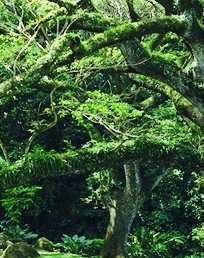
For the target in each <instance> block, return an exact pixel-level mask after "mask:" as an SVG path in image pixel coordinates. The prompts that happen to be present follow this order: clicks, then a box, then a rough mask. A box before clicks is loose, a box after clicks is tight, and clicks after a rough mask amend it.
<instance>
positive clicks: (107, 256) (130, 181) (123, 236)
mask: <svg viewBox="0 0 204 258" xmlns="http://www.w3.org/2000/svg"><path fill="white" fill-rule="evenodd" d="M124 171H125V177H126V186H125V189H124V190H123V191H119V190H118V191H114V193H113V194H112V197H111V202H110V203H109V212H110V221H109V225H108V228H107V232H106V237H105V243H104V246H103V249H102V251H101V257H102V258H126V257H127V254H126V244H127V238H128V234H129V232H130V228H131V226H132V223H133V220H134V218H135V215H136V214H137V212H138V210H139V209H140V207H141V205H142V203H143V201H144V196H143V193H142V184H141V179H140V174H139V166H138V163H137V162H130V163H126V164H125V165H124Z"/></svg>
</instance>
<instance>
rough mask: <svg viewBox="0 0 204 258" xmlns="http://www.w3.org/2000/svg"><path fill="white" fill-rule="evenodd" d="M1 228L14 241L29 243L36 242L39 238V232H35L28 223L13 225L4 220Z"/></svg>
mask: <svg viewBox="0 0 204 258" xmlns="http://www.w3.org/2000/svg"><path fill="white" fill-rule="evenodd" d="M0 230H1V231H2V232H3V233H5V235H6V236H8V238H9V239H10V240H11V241H13V242H18V241H26V242H28V243H34V242H35V241H36V239H37V238H38V234H36V233H33V232H32V231H31V230H30V229H29V227H28V226H27V225H25V226H24V227H21V226H19V225H15V226H12V225H9V224H7V223H6V221H2V222H1V224H0Z"/></svg>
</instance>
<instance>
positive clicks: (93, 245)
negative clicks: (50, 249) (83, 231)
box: [55, 234, 103, 256]
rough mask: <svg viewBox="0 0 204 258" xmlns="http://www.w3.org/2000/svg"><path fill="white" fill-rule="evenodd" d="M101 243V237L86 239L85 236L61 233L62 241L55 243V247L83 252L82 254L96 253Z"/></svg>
mask: <svg viewBox="0 0 204 258" xmlns="http://www.w3.org/2000/svg"><path fill="white" fill-rule="evenodd" d="M102 245H103V240H102V239H86V237H85V236H78V235H74V236H68V235H65V234H63V236H62V242H61V243H57V244H56V245H55V247H57V248H59V249H60V250H61V251H63V252H69V253H75V254H84V255H89V256H90V255H98V254H99V252H100V249H101V247H102Z"/></svg>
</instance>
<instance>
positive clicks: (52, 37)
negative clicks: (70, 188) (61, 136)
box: [0, 0, 204, 258]
mask: <svg viewBox="0 0 204 258" xmlns="http://www.w3.org/2000/svg"><path fill="white" fill-rule="evenodd" d="M48 2H50V5H48V6H49V7H48V11H47V10H46V8H45V6H44V12H43V15H42V17H41V16H40V17H39V16H38V15H37V11H36V10H37V9H38V8H39V6H38V5H37V4H36V6H35V1H34V7H33V6H32V4H31V5H30V3H29V1H21V6H23V7H19V5H17V3H18V1H16V2H15V3H16V4H15V5H14V6H13V5H11V4H9V3H8V2H7V1H3V3H2V9H3V10H4V13H5V17H8V16H9V15H10V16H11V15H14V18H13V20H12V21H11V22H10V23H9V22H8V19H7V20H6V19H4V18H2V20H3V22H2V24H3V25H2V26H1V27H2V28H1V33H2V35H3V36H2V37H3V39H5V38H6V37H8V38H10V39H11V36H12V33H13V34H15V37H18V39H19V40H23V41H24V42H27V43H26V45H25V47H23V48H21V50H20V51H19V52H18V54H17V57H16V58H15V60H14V64H13V67H12V69H11V74H9V73H8V69H7V70H6V71H7V72H6V71H5V74H3V75H2V79H1V81H2V82H1V84H0V96H1V98H2V101H4V102H5V103H8V102H9V101H11V99H12V98H18V97H19V96H21V95H22V94H25V92H26V91H29V90H30V91H32V90H34V89H38V90H39V91H43V90H44V89H45V88H46V90H47V91H48V92H49V99H50V101H49V104H50V108H48V106H49V104H48V103H46V105H45V106H46V107H45V109H44V113H43V115H44V117H45V119H41V120H38V121H37V122H34V123H33V127H32V129H31V134H30V137H29V139H28V141H27V144H26V147H25V151H24V154H25V157H24V158H23V159H21V162H18V163H17V164H15V165H13V166H10V165H9V166H8V167H4V169H2V171H4V172H5V171H6V173H1V177H2V185H3V183H4V182H5V185H9V181H10V182H11V183H10V184H17V183H19V181H21V180H22V178H23V177H24V175H25V173H26V172H27V171H29V177H28V176H26V177H25V178H24V179H25V180H31V178H32V179H33V178H35V177H36V176H37V172H39V171H38V169H37V167H39V166H45V164H46V172H44V174H41V177H47V176H51V175H53V174H56V170H58V171H60V172H61V173H68V172H70V173H73V172H74V173H77V172H78V171H79V169H80V168H81V164H83V163H84V162H86V163H87V167H88V168H93V166H95V167H96V168H97V169H98V170H100V169H101V168H106V169H107V168H108V169H110V170H111V171H112V175H113V177H114V180H115V184H116V186H118V185H120V182H121V178H123V179H124V178H125V183H124V185H123V189H122V190H121V189H117V187H116V189H114V191H112V196H111V201H110V202H109V210H110V225H109V227H108V230H107V235H106V241H105V245H104V248H103V251H102V256H103V257H104V258H106V257H109V258H111V257H113V258H116V257H118V258H119V257H124V256H125V254H124V245H125V243H126V240H127V236H128V233H129V230H130V227H131V224H132V221H133V219H134V216H135V214H136V211H138V209H139V208H140V207H141V205H142V204H143V202H144V200H145V199H146V198H148V196H149V194H150V193H151V191H152V190H153V189H154V188H155V187H156V186H157V184H158V183H159V182H160V180H161V179H162V176H163V175H165V173H162V174H159V173H156V176H153V177H152V178H151V180H150V181H151V182H150V183H149V185H148V187H147V185H146V184H147V183H146V181H145V188H147V189H148V191H146V190H145V189H144V182H142V176H141V160H142V158H141V157H142V155H144V149H142V147H141V146H144V145H145V144H146V148H145V152H146V151H147V146H148V148H149V150H150V151H149V152H148V153H147V154H146V158H147V159H151V158H152V156H151V152H152V150H154V152H155V156H154V157H157V159H158V158H161V157H162V156H161V155H160V154H159V153H160V152H161V149H162V148H164V146H165V147H166V149H168V148H170V150H171V151H172V152H175V150H176V147H177V146H176V144H172V142H171V141H170V142H168V144H167V146H166V145H165V143H164V141H163V140H161V139H160V140H158V141H156V139H155V137H152V138H151V137H150V139H148V140H147V137H149V136H150V135H148V134H145V133H144V131H145V130H144V131H142V133H143V136H144V137H139V139H138V138H137V137H135V135H136V133H138V132H139V131H138V130H137V129H135V128H136V127H137V124H136V122H135V121H138V120H139V118H141V117H142V116H143V114H144V113H145V112H147V111H146V110H148V108H150V107H154V106H155V105H156V106H157V105H158V104H160V103H163V102H164V100H166V98H168V99H170V100H171V101H172V102H173V103H174V105H175V106H176V108H177V110H178V111H179V112H180V113H181V114H182V116H184V117H186V118H188V119H190V120H191V121H193V122H194V123H196V124H197V125H198V126H200V127H201V128H203V121H204V120H203V114H204V107H203V80H204V77H203V61H202V59H203V44H204V43H203V4H202V2H200V1H199V0H196V1H190V0H189V1H185V0H180V1H178V3H177V2H174V1H163V0H162V1H159V0H158V1H154V5H153V6H152V5H151V3H145V2H144V1H130V0H126V1H125V0H120V1H117V2H115V1H112V0H106V1H105V0H104V1H102V0H101V1H100V0H97V1H76V2H75V3H73V2H72V1H67V0H60V1H48ZM22 3H23V5H22ZM55 8H56V10H55ZM150 8H151V10H152V12H151V14H150V15H149V14H148V11H149V10H150ZM49 11H50V12H49ZM56 25H57V29H55V28H56ZM10 30H11V31H10ZM172 42H173V43H172ZM21 44H22V43H21ZM30 45H31V46H32V47H33V48H35V51H36V56H37V57H38V58H37V61H36V62H33V61H34V60H33V61H32V62H31V63H29V62H28V65H22V63H21V58H22V59H23V57H22V56H23V54H25V52H26V51H27V50H28V47H30ZM31 52H32V53H34V51H33V50H32V51H31ZM28 59H29V58H28ZM33 59H34V58H33ZM184 59H185V60H184ZM17 64H18V65H17ZM87 66H89V68H88V69H87ZM17 68H18V69H17ZM81 73H82V74H83V75H84V77H80V76H81ZM98 73H99V74H101V75H102V76H108V78H109V80H110V81H111V83H110V84H111V87H112V88H111V91H112V93H110V91H109V92H108V93H107V92H106V95H105V93H101V92H94V93H93V87H91V86H90V85H89V84H90V78H91V76H95V78H97V74H98ZM85 76H87V78H88V79H86V78H85ZM121 84H122V86H121ZM78 85H80V86H81V85H88V86H87V87H89V88H90V89H89V91H85V92H83V89H81V88H80V90H81V91H82V93H81V92H80V94H79V93H76V92H75V90H76V89H77V90H78V88H77V87H78ZM113 85H114V87H113ZM127 85H128V87H127ZM67 91H69V92H67ZM105 91H107V89H106V90H105ZM77 94H78V95H80V97H78V96H77ZM122 94H123V95H128V94H129V95H134V97H131V100H128V101H126V100H125V98H123V99H122V103H120V102H121V98H118V96H117V95H122ZM139 95H143V96H147V98H145V97H142V99H140V98H137V96H139ZM54 96H55V98H56V100H55V101H54V99H53V98H54ZM134 98H136V100H137V103H136V105H137V108H135V106H134V104H135V103H134V100H135V99H134ZM107 100H108V101H107ZM4 102H3V103H4ZM55 102H56V103H55ZM109 103H111V105H110V104H109ZM100 109H102V112H101V110H100ZM107 110H108V111H110V110H111V112H107ZM119 111H121V112H122V111H123V112H122V113H121V115H118V117H119V119H117V112H118V113H119ZM67 116H71V118H70V120H72V119H73V118H74V119H75V121H77V122H78V124H80V126H82V127H83V128H86V130H87V132H88V135H89V140H90V143H91V144H93V142H94V141H96V142H97V144H95V145H94V144H93V146H88V147H87V146H86V148H81V149H79V148H78V149H74V148H71V150H69V151H67V152H66V153H47V152H45V153H44V152H38V151H37V152H35V151H34V152H33V153H29V152H30V151H31V149H32V147H33V145H34V143H35V142H36V141H37V138H38V137H39V136H40V135H42V134H43V133H45V132H47V131H49V130H51V129H52V128H54V127H55V126H56V125H57V124H58V122H59V119H64V118H65V117H67ZM35 118H36V117H34V118H33V120H36V119H35ZM111 120H112V121H113V122H112V121H111ZM132 120H133V121H134V122H133V123H132V122H131V121H132ZM124 121H125V122H124ZM97 126H98V127H99V128H97ZM101 127H102V128H103V130H101ZM104 130H105V131H106V133H104ZM101 131H102V133H101ZM107 132H109V134H110V135H111V136H109V135H108V136H107ZM104 135H105V139H106V140H105V142H104V141H102V140H103V137H104ZM26 136H27V135H26ZM114 137H115V138H114ZM119 137H121V139H122V140H121V141H119V140H118V139H119ZM135 138H136V139H135ZM88 142H89V141H87V142H86V143H88ZM101 142H102V143H101ZM181 142H182V141H181ZM184 142H185V141H184ZM187 142H189V139H188V140H187V141H186V142H185V143H187ZM170 143H171V144H172V145H171V144H170ZM182 144H183V142H182ZM182 144H181V145H182ZM0 145H1V149H2V151H3V154H4V157H5V159H6V160H7V161H9V157H8V154H7V151H6V148H5V147H4V144H3V141H2V143H0ZM169 145H170V147H169ZM182 146H183V145H182ZM75 147H76V146H75ZM169 153H171V152H169ZM175 153H176V152H175ZM43 155H44V156H43ZM163 155H164V156H163V159H167V160H168V158H167V157H168V155H169V154H168V151H164V153H163ZM84 156H85V158H84ZM135 157H136V158H135ZM164 157H165V158H164ZM115 163H117V166H115ZM178 163H179V162H178ZM43 164H44V165H43ZM53 164H55V168H54V169H53ZM93 164H94V165H93ZM163 166H164V167H165V165H163ZM14 167H15V169H14ZM161 167H162V166H161ZM56 168H57V169H56ZM87 170H90V169H87ZM14 171H15V173H14ZM165 171H166V170H165ZM81 172H82V171H81V169H80V173H81ZM162 172H163V170H162ZM5 175H7V176H5ZM17 175H18V176H17ZM12 180H13V182H12ZM123 182H124V180H123Z"/></svg>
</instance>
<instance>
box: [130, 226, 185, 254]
mask: <svg viewBox="0 0 204 258" xmlns="http://www.w3.org/2000/svg"><path fill="white" fill-rule="evenodd" d="M186 243H187V237H186V236H185V235H183V234H181V233H180V232H177V231H172V232H155V231H152V230H148V229H145V228H141V229H140V230H138V231H137V232H136V233H135V234H132V235H130V237H129V244H128V252H129V254H130V255H131V256H133V257H138V258H139V257H141V258H148V257H152V258H158V257H162V258H169V257H175V256H176V257H178V255H180V254H182V253H183V251H184V249H185V246H186ZM179 257H180V256H179Z"/></svg>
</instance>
